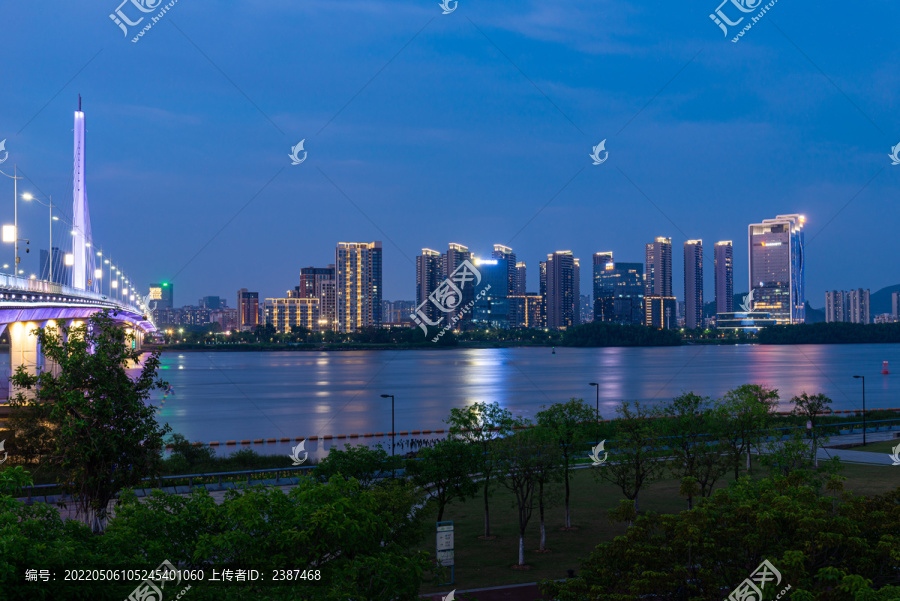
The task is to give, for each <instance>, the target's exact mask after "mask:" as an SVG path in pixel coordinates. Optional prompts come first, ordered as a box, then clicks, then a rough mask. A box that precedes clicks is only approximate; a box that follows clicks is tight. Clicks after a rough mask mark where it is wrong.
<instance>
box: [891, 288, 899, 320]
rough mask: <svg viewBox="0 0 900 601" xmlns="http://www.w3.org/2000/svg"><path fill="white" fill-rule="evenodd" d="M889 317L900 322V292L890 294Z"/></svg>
mask: <svg viewBox="0 0 900 601" xmlns="http://www.w3.org/2000/svg"><path fill="white" fill-rule="evenodd" d="M891 315H892V316H893V317H894V321H900V292H891Z"/></svg>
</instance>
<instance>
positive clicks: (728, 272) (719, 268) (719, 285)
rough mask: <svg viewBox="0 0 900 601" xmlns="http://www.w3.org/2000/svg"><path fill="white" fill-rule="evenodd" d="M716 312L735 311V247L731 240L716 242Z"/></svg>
mask: <svg viewBox="0 0 900 601" xmlns="http://www.w3.org/2000/svg"><path fill="white" fill-rule="evenodd" d="M715 255H716V256H715V269H716V313H717V314H718V313H731V312H732V311H734V248H733V247H732V244H731V240H724V241H722V242H716V246H715Z"/></svg>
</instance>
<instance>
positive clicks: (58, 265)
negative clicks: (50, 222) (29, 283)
mask: <svg viewBox="0 0 900 601" xmlns="http://www.w3.org/2000/svg"><path fill="white" fill-rule="evenodd" d="M51 256H52V257H53V261H52V264H51V260H50V258H51ZM65 257H66V254H65V253H64V252H62V251H61V250H59V249H58V248H56V247H55V246H54V247H53V248H52V249H50V250H49V251H47V250H45V249H41V279H42V280H47V281H49V282H53V283H54V284H61V285H63V286H70V285H71V282H72V266H71V265H66V260H65ZM51 275H52V277H51Z"/></svg>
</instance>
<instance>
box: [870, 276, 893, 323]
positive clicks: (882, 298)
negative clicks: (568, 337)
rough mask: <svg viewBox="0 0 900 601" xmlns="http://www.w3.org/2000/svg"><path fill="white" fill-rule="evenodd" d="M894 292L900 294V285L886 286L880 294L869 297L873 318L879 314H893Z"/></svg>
mask: <svg viewBox="0 0 900 601" xmlns="http://www.w3.org/2000/svg"><path fill="white" fill-rule="evenodd" d="M892 292H900V284H894V285H893V286H886V287H884V288H882V289H881V290H879V291H878V292H873V293H872V294H871V295H869V313H871V314H872V318H874V317H875V316H876V315H878V314H879V313H890V312H891V293H892Z"/></svg>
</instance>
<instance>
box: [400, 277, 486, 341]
mask: <svg viewBox="0 0 900 601" xmlns="http://www.w3.org/2000/svg"><path fill="white" fill-rule="evenodd" d="M472 280H475V283H474V285H475V286H477V285H478V284H480V283H481V272H480V271H478V270H477V269H475V266H474V265H472V263H471V262H470V261H468V260H465V261H463V262H462V263H460V264H459V267H457V268H456V269H455V270H453V273H451V274H450V276H449V277H448V278H447V279H446V280H444V281H443V282H441V285H440V286H438V287H437V288H436V289H435V290H434V292H432V293H431V294H429V295H428V298H427V299H425V300H424V301H422V304H420V305H419V306H418V307H416V312H415V313H411V314H410V317H411V318H412V320H413V321H414V322H416V324H417V325H418V326H419V327H420V328H422V331H424V332H425V335H426V336H428V326H436V325H438V324H440V323H441V321H442V320H443V319H444V316H443V315H442V316H441V318H440V319H438V320H436V321H431V320H430V319H428V315H427V314H426V313H425V311H424V310H423V307H424V306H425V305H426V304H427V303H432V304H434V306H435V307H437V308H438V309H440V311H441V312H442V313H453V312H454V311H456V309H458V308H459V306H460V304H461V303H462V300H463V289H464V288H465V287H466V284H468V283H469V282H471V281H472ZM426 324H428V325H426Z"/></svg>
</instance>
